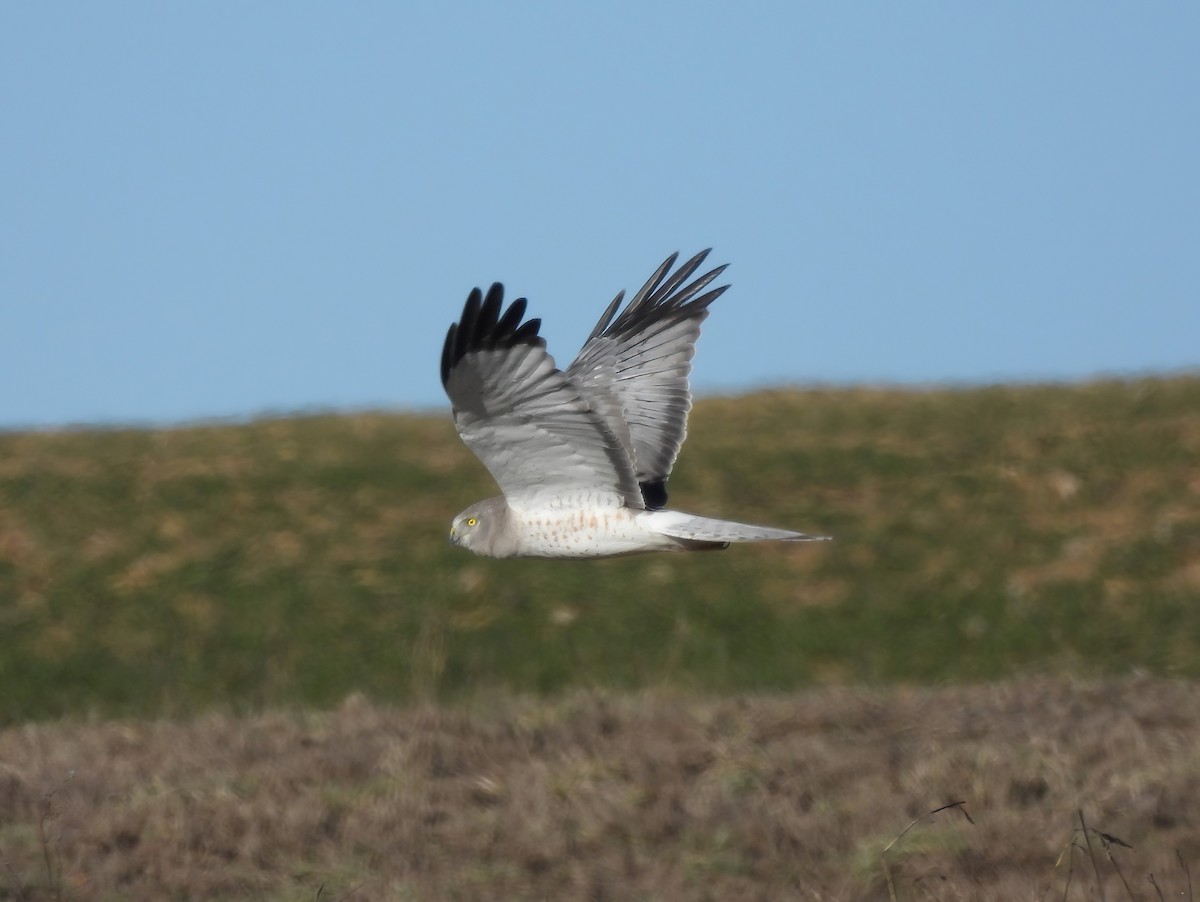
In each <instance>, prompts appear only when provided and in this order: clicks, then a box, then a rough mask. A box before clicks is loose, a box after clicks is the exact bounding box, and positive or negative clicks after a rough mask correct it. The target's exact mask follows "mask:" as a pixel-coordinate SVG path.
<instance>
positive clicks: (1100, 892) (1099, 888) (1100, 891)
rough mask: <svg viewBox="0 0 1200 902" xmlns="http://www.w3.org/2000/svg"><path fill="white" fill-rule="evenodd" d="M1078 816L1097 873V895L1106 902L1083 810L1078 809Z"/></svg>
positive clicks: (1089, 856) (1089, 855) (1093, 868)
mask: <svg viewBox="0 0 1200 902" xmlns="http://www.w3.org/2000/svg"><path fill="white" fill-rule="evenodd" d="M1076 814H1078V815H1079V829H1080V830H1082V831H1083V841H1084V842H1085V843H1087V852H1088V858H1090V859H1091V860H1092V870H1093V871H1095V873H1096V895H1097V896H1098V897H1099V898H1100V902H1105V895H1104V881H1103V880H1102V879H1100V865H1099V864H1097V862H1096V853H1095V852H1093V851H1092V839H1091V836H1090V835H1089V834H1088V827H1087V824H1086V823H1085V822H1084V820H1083V809H1082V808H1079V809H1076Z"/></svg>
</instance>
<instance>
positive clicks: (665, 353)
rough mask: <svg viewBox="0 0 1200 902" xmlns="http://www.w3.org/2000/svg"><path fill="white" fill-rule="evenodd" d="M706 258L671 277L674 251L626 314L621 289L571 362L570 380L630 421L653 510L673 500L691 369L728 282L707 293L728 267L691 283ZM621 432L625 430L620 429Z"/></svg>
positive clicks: (637, 466) (640, 476)
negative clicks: (669, 488)
mask: <svg viewBox="0 0 1200 902" xmlns="http://www.w3.org/2000/svg"><path fill="white" fill-rule="evenodd" d="M707 256H708V251H707V250H705V251H701V252H700V253H699V254H697V255H696V256H694V257H692V259H690V260H688V261H687V262H686V263H684V264H683V265H682V266H681V267H679V269H677V270H676V271H675V272H674V273H673V274H671V275H668V273H670V270H671V267H672V266H673V265H674V264H675V260H676V258H677V257H678V254H672V255H671V256H670V257H668V258H667V259H666V260H665V261H664V262H663V264H662V266H660V267H659V268H658V269H657V270H655V272H654V274H653V275H652V276H650V278H649V280H647V282H646V284H645V285H643V286H642V288H641V290H640V291H639V292H638V293H637V294H636V295H634V296H633V299H632V300H631V301H630V302H629V303H628V304H627V305H626V306H625V309H624V310H622V311H621V313H620V315H617V309H618V308H619V307H620V306H621V301H622V299H623V298H624V296H625V293H624V292H621V293H620V294H618V295H617V296H616V297H615V298H614V299H613V302H612V303H611V304H609V305H608V309H607V310H605V311H604V315H603V316H601V317H600V321H599V322H598V323H597V324H596V328H595V329H593V330H592V334H591V335H590V336H588V340H587V341H586V342H585V343H584V345H583V349H582V350H581V351H580V352H579V356H578V357H576V358H575V361H574V362H573V363H572V364H571V365H570V367H568V368H567V376H568V378H569V379H570V380H571V381H572V382H573V383H575V384H576V385H577V386H578V387H579V389H580V391H581V392H582V393H583V395H584V397H585V398H588V399H590V400H592V401H593V402H594V403H595V405H596V407H597V409H598V410H599V411H600V412H601V413H602V414H604V415H605V416H606V418H608V419H610V420H611V419H612V417H613V412H614V411H615V412H617V413H618V414H619V416H620V417H622V418H623V419H624V423H625V428H627V429H628V432H629V440H630V442H631V445H632V449H633V464H634V472H635V474H636V475H637V480H638V482H639V483H640V484H641V488H642V492H643V495H644V496H645V503H646V506H647V507H651V508H657V507H662V506H663V505H664V504H665V503H666V500H667V494H666V487H665V482H666V479H667V477H668V476H670V475H671V468H672V467H673V466H674V465H675V458H676V457H677V456H678V455H679V449H680V448H681V447H682V446H683V440H684V438H685V437H686V436H687V417H688V412H689V411H690V410H691V408H692V392H691V389H690V388H689V386H688V375H689V374H690V373H691V369H692V355H693V354H694V353H695V347H696V339H697V338H699V336H700V324H701V323H702V322H704V319H705V317H707V316H708V305H709V304H711V303H712V302H713V301H715V300H716V299H717V298H718V297H720V296H721V294H722V293H723V292H724V291H725V289H727V288H728V287H729V286H728V285H723V286H721V287H719V288H714V289H712V290H710V291H704V289H705V288H706V287H707V286H708V285H709V283H710V282H712V281H713V280H714V279H716V278H717V276H719V275H720V274H721V273H722V272H724V270H725V267H724V266H718V267H717V268H716V269H714V270H712V271H710V272H708V273H706V274H705V275H703V276H700V277H699V278H698V279H696V280H695V281H693V282H690V283H688V281H687V280H688V279H690V278H691V277H692V274H693V273H695V271H696V270H697V269H698V268H699V267H700V264H702V263H703V262H704V259H705V257H707ZM685 283H686V284H685ZM701 292H703V293H701ZM614 431H618V434H619V427H614Z"/></svg>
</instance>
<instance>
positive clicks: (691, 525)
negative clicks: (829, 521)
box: [651, 511, 831, 544]
mask: <svg viewBox="0 0 1200 902" xmlns="http://www.w3.org/2000/svg"><path fill="white" fill-rule="evenodd" d="M651 522H652V523H653V524H654V529H655V531H656V532H660V533H662V534H663V535H665V536H670V537H671V538H673V539H684V540H686V541H689V542H705V543H707V542H719V543H722V544H724V543H727V542H828V541H829V540H830V538H831V537H830V536H810V535H808V534H806V533H803V532H793V531H792V530H790V529H776V528H775V527H773V526H753V525H751V524H749V523H735V522H734V521H732V520H712V519H709V518H708V517H697V516H695V515H694V514H685V513H683V512H682V511H654V512H653V519H652V520H651Z"/></svg>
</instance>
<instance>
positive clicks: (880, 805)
mask: <svg viewBox="0 0 1200 902" xmlns="http://www.w3.org/2000/svg"><path fill="white" fill-rule="evenodd" d="M1198 748H1200V688H1198V687H1197V686H1196V685H1194V684H1187V683H1183V682H1175V681H1165V680H1159V679H1152V678H1137V679H1125V680H1119V681H1107V682H1102V683H1087V684H1085V683H1078V682H1075V681H1071V680H1066V679H1061V678H1054V679H1051V678H1042V679H1038V680H1034V681H1021V682H1017V683H1013V684H1008V685H1004V686H998V687H980V686H975V687H961V688H939V689H921V690H903V689H900V690H888V691H865V690H847V689H814V690H808V691H800V692H795V693H791V694H788V695H742V696H738V697H736V698H726V699H715V698H699V697H696V696H693V695H690V694H681V693H677V692H667V691H661V690H660V691H654V692H646V693H626V694H619V695H616V694H612V693H609V692H601V691H595V690H592V691H588V690H576V691H572V692H568V693H566V694H564V695H562V696H559V697H558V698H556V699H554V700H538V699H533V698H526V699H524V700H513V699H511V698H498V697H492V698H479V699H477V700H476V701H475V703H473V704H471V705H468V706H465V707H460V708H458V709H457V710H449V709H447V708H446V707H444V706H442V707H437V708H433V707H424V706H421V707H416V708H410V709H406V710H400V709H395V708H383V707H379V706H377V705H374V704H372V703H370V702H368V701H366V700H364V699H362V698H361V697H354V698H350V699H348V700H346V701H345V702H344V703H343V704H342V705H341V706H339V707H338V708H337V709H335V710H333V711H330V712H324V713H315V712H311V711H310V712H303V713H301V712H295V713H285V712H276V713H265V714H259V715H254V716H249V717H246V718H231V717H228V716H224V715H206V716H203V717H200V718H198V719H195V720H187V721H183V722H165V721H159V722H144V721H142V722H133V721H130V722H109V723H104V724H83V723H57V724H43V725H28V726H25V727H20V728H10V729H8V730H0V762H4V764H3V765H2V766H0V853H2V857H3V860H2V861H0V898H6V899H23V900H29V902H41V900H47V899H55V900H57V899H87V900H117V899H121V900H124V899H256V900H258V899H261V900H285V899H287V900H318V899H319V900H366V899H370V900H376V899H378V900H384V899H390V900H434V899H505V900H525V899H528V900H533V899H590V900H606V899H612V900H626V899H644V900H661V902H676V900H720V902H736V900H743V899H745V900H776V899H800V900H817V899H821V900H828V899H847V900H872V902H874V900H886V899H888V898H889V891H892V892H894V893H895V898H897V899H902V900H934V899H936V900H959V899H974V900H980V902H1011V900H1043V899H1044V900H1055V902H1058V900H1064V899H1067V900H1075V902H1080V900H1094V899H1099V898H1107V899H1109V900H1113V902H1116V900H1130V899H1144V900H1155V899H1183V900H1190V899H1192V898H1194V896H1193V895H1192V894H1191V893H1190V892H1189V883H1188V881H1189V874H1188V870H1187V869H1185V865H1186V867H1187V868H1190V869H1191V870H1192V871H1196V870H1197V862H1198V861H1200V812H1198V810H1197V799H1198V798H1200V755H1198V754H1197V749H1198ZM957 801H965V803H966V804H965V810H966V812H967V813H968V814H969V815H970V817H971V819H972V821H973V823H970V822H968V821H967V819H966V817H965V816H964V815H962V814H961V813H960V811H959V810H950V811H944V812H942V813H940V814H938V815H936V816H935V817H932V818H929V819H926V820H923V821H921V822H920V823H918V824H916V825H915V826H913V828H912V829H911V830H909V831H908V832H907V833H905V834H904V836H903V837H902V838H901V839H900V840H899V841H897V842H896V843H895V844H893V845H891V847H890V848H888V846H889V843H891V842H892V840H893V839H895V838H896V837H897V836H898V835H899V834H900V833H901V832H902V831H903V830H904V829H905V827H906V826H907V825H908V824H909V823H910V822H911V821H913V820H914V819H915V818H918V817H920V816H922V815H924V814H926V813H927V812H929V811H930V810H931V809H933V808H936V807H939V806H941V805H945V804H947V803H951V802H957ZM1078 808H1082V809H1083V811H1084V816H1085V818H1086V822H1087V824H1088V825H1089V826H1090V828H1091V831H1089V834H1088V838H1087V842H1088V843H1090V844H1091V845H1092V847H1093V853H1092V856H1091V857H1089V855H1088V854H1087V852H1086V848H1085V841H1084V838H1083V836H1082V835H1081V834H1080V833H1078V832H1077V821H1076V810H1077V809H1078ZM1118 841H1119V842H1121V843H1124V844H1125V845H1120V844H1118ZM1073 843H1075V844H1076V845H1077V847H1075V846H1073ZM885 849H887V851H886V853H885V851H884V850H885ZM1064 852H1065V853H1066V854H1065V855H1064ZM1110 854H1111V856H1112V858H1111V860H1110V859H1109V857H1108V856H1109V855H1110ZM1177 856H1178V857H1177ZM1093 858H1094V860H1095V866H1093V863H1092V859H1093ZM1181 861H1182V862H1184V864H1183V865H1181V863H1180V862H1181ZM1097 870H1098V872H1099V876H1100V879H1101V880H1102V885H1103V888H1104V891H1105V893H1106V895H1105V896H1101V895H1100V890H1099V888H1098V884H1097V873H1096V871H1097ZM1195 876H1196V877H1200V872H1198V873H1196V875H1195ZM1151 877H1153V878H1154V881H1155V884H1156V885H1157V887H1158V890H1157V891H1156V889H1155V884H1152V883H1151V882H1150V878H1151ZM889 881H890V886H889ZM1160 891H1161V895H1160V894H1159V892H1160Z"/></svg>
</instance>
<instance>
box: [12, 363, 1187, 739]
mask: <svg viewBox="0 0 1200 902" xmlns="http://www.w3.org/2000/svg"><path fill="white" fill-rule="evenodd" d="M671 489H672V505H673V506H676V507H679V508H681V509H685V510H691V511H695V512H697V513H705V514H713V515H721V516H729V517H736V518H744V519H748V520H752V521H758V522H763V523H769V524H775V525H780V526H790V527H794V528H798V529H804V530H808V531H815V532H827V533H830V534H832V535H834V536H835V537H836V540H837V541H836V542H834V543H830V544H826V545H822V546H819V547H817V546H801V547H780V546H774V547H754V548H750V547H747V548H734V549H731V550H729V551H726V552H723V553H719V554H707V555H692V556H683V555H680V556H661V555H660V556H649V557H643V558H631V559H626V560H616V561H604V562H581V563H570V562H543V561H485V560H481V559H477V558H474V557H472V556H470V555H469V554H467V553H465V552H462V551H460V550H458V549H453V548H450V547H449V546H448V545H447V543H446V531H447V527H448V523H449V519H450V517H451V516H452V515H453V514H454V513H456V512H457V511H458V510H459V509H460V508H462V507H464V506H465V505H466V504H467V503H469V502H471V501H473V500H476V499H478V498H481V497H485V496H486V495H489V494H494V490H493V487H492V485H491V482H490V479H489V477H488V476H487V474H486V472H485V471H484V470H483V469H482V467H481V466H480V465H479V464H478V463H477V462H476V461H475V459H474V458H473V457H472V456H471V454H470V452H469V451H467V449H466V448H465V447H463V446H462V445H461V443H460V442H459V441H458V439H457V436H456V435H455V433H454V430H453V427H452V425H451V423H450V422H449V419H448V417H415V416H398V415H382V414H379V415H354V416H317V417H299V418H295V419H278V420H265V421H260V422H254V423H249V424H244V425H218V426H201V427H195V428H184V429H171V430H161V431H159V430H153V431H145V430H105V431H68V432H57V433H28V434H7V435H0V635H3V650H2V652H0V686H3V687H4V691H3V693H0V723H4V722H7V723H13V722H18V721H23V720H26V719H30V718H47V717H53V716H57V715H61V714H64V713H83V712H92V713H95V714H97V715H101V716H110V715H155V714H180V713H187V712H191V711H194V710H197V709H202V708H208V707H211V706H218V707H229V708H232V709H234V710H242V709H258V708H262V707H264V706H272V705H280V704H293V703H296V704H305V705H308V704H312V705H319V706H328V705H331V704H335V703H337V702H338V701H340V700H341V699H342V698H344V697H345V696H346V695H347V694H348V693H351V692H354V691H361V692H364V693H366V694H367V695H368V696H370V697H372V698H375V699H378V700H381V701H385V702H386V701H409V700H413V699H417V700H435V699H450V698H460V697H463V696H464V695H470V694H474V693H477V692H479V691H480V690H488V691H491V690H494V689H497V688H503V689H514V690H518V691H533V692H544V691H554V690H559V689H562V688H566V687H569V686H579V685H583V686H596V685H600V686H608V687H615V688H623V687H640V686H646V685H664V684H668V685H675V686H680V687H685V688H691V689H702V690H717V691H732V690H742V689H779V688H789V687H794V686H798V685H804V684H812V683H842V682H847V681H849V682H856V683H867V684H880V683H885V682H891V681H897V680H900V681H915V682H941V681H960V680H980V679H992V678H999V677H1006V676H1010V675H1014V674H1017V673H1020V674H1029V673H1031V672H1043V673H1045V672H1053V673H1061V672H1068V673H1073V674H1086V675H1105V674H1122V673H1127V672H1128V671H1130V670H1133V669H1138V670H1145V671H1149V672H1152V673H1155V674H1160V675H1174V676H1188V677H1195V676H1197V675H1200V377H1191V378H1174V379H1162V380H1146V381H1137V382H1128V383H1125V382H1103V383H1095V384H1087V385H1079V386H1050V387H1021V388H987V389H970V390H937V391H928V392H917V391H885V390H880V391H875V390H829V391H787V392H784V391H780V392H768V393H762V394H757V395H753V396H750V397H745V398H736V399H711V400H706V401H703V402H701V403H699V404H698V405H697V408H696V410H695V413H694V415H693V418H692V421H691V437H690V438H689V441H688V444H687V445H686V447H685V449H684V454H683V456H682V458H681V460H680V462H679V465H678V467H677V470H676V474H675V476H674V477H673V479H672V483H671Z"/></svg>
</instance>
